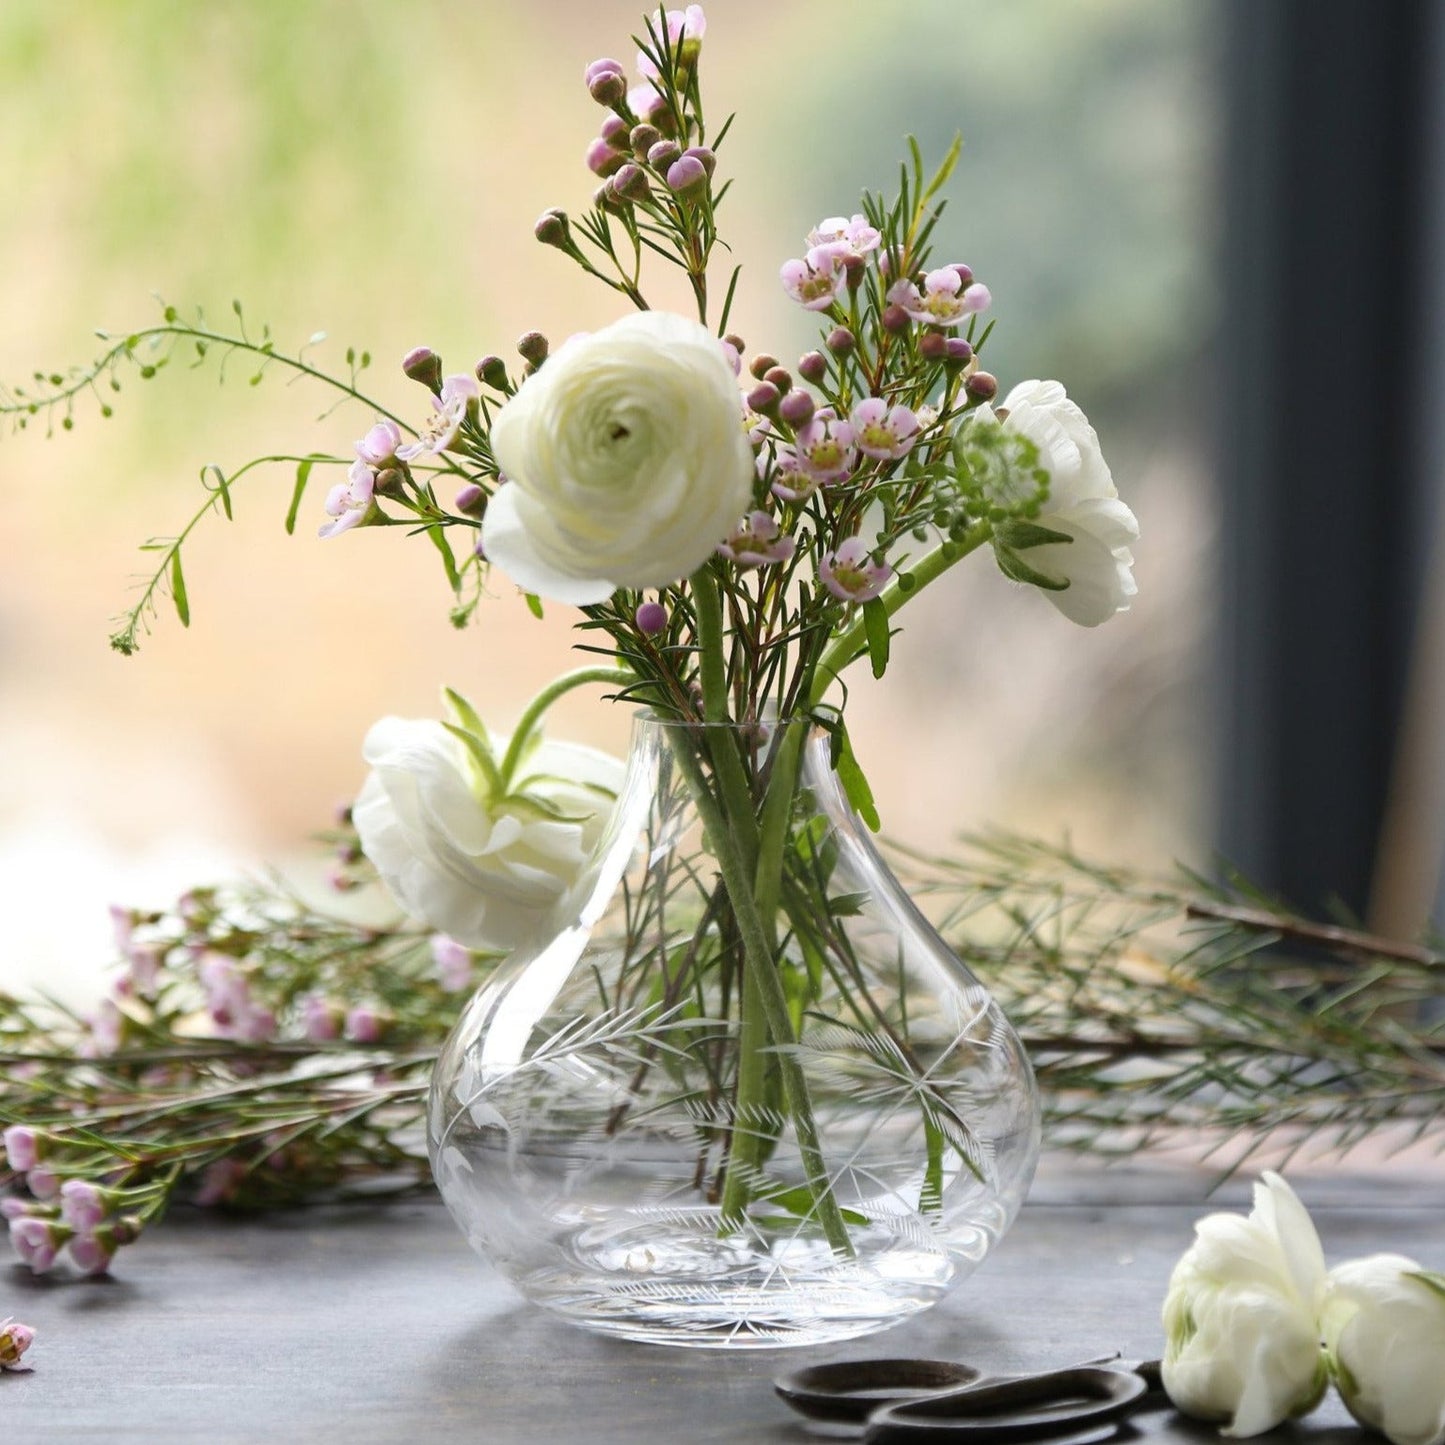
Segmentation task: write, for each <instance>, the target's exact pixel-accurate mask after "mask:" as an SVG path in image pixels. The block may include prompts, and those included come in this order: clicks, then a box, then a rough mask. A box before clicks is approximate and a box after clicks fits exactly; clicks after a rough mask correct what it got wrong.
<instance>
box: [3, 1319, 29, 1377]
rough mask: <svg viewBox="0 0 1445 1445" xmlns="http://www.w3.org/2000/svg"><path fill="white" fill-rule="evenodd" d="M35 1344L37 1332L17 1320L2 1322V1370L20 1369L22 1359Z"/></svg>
mask: <svg viewBox="0 0 1445 1445" xmlns="http://www.w3.org/2000/svg"><path fill="white" fill-rule="evenodd" d="M34 1342H35V1331H34V1330H32V1329H31V1328H30V1326H29V1325H22V1324H21V1323H20V1321H19V1320H17V1319H8V1320H0V1370H14V1369H18V1368H19V1365H20V1357H21V1355H23V1354H24V1353H25V1351H26V1350H28V1349H29V1348H30V1346H31V1345H32V1344H34Z"/></svg>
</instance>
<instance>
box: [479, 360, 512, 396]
mask: <svg viewBox="0 0 1445 1445" xmlns="http://www.w3.org/2000/svg"><path fill="white" fill-rule="evenodd" d="M477 380H478V381H484V382H486V384H487V385H488V386H489V387H491V388H492V390H493V391H506V389H507V363H506V362H505V361H503V360H502V358H501V357H500V356H484V357H482V359H481V360H480V361H479V362H477Z"/></svg>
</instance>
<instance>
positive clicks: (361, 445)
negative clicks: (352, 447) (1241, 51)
mask: <svg viewBox="0 0 1445 1445" xmlns="http://www.w3.org/2000/svg"><path fill="white" fill-rule="evenodd" d="M400 445H401V428H400V427H399V426H397V424H396V423H395V422H394V421H379V422H377V424H376V425H375V426H374V427H372V429H371V430H370V431H369V432H367V434H366V435H365V436H364V437H362V439H361V440H360V441H359V442H357V443H356V456H357V460H359V461H363V462H365V463H366V464H367V466H370V467H375V468H377V470H380V469H381V468H382V467H384V466H385V465H386V464H387V462H389V461H391V460H392V459H393V458H394V457H395V456H396V449H397V448H398V447H399V446H400Z"/></svg>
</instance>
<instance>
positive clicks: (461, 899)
mask: <svg viewBox="0 0 1445 1445" xmlns="http://www.w3.org/2000/svg"><path fill="white" fill-rule="evenodd" d="M478 741H480V742H481V743H482V745H483V746H486V747H488V749H489V751H490V752H491V754H492V755H493V756H494V757H496V758H498V759H500V758H501V757H502V756H503V755H504V754H505V751H506V747H507V739H505V738H501V739H497V740H496V741H495V742H494V743H491V742H489V741H488V740H486V739H478ZM363 754H364V756H365V758H366V761H367V762H368V763H370V764H371V773H370V775H369V776H368V777H367V780H366V783H365V785H364V786H363V788H362V790H361V795H360V797H358V798H357V800H356V805H355V807H354V808H353V809H352V817H353V820H354V822H355V824H356V831H357V833H358V835H359V836H360V839H361V846H362V848H363V850H364V851H365V853H366V856H367V857H368V858H370V859H371V861H372V863H374V864H375V865H376V870H377V872H378V873H380V874H381V877H382V879H383V881H384V882H385V883H386V886H387V887H388V888H389V889H390V890H391V893H392V896H393V897H394V898H395V899H396V901H397V903H398V904H400V906H401V907H402V908H403V909H405V910H406V911H407V912H408V913H409V914H411V915H412V916H413V917H415V918H418V919H420V920H421V921H422V922H423V923H426V924H427V925H429V926H430V927H432V928H435V929H437V930H439V931H440V932H442V933H445V934H447V935H448V936H449V937H451V938H454V939H456V940H458V941H459V942H461V943H463V944H465V945H466V946H467V947H468V948H478V949H510V948H515V947H516V946H517V945H518V944H520V943H522V942H524V941H525V940H527V939H528V938H530V937H533V936H534V935H535V934H536V933H537V932H538V931H539V930H540V929H541V928H542V927H544V926H545V925H546V924H547V922H548V919H549V916H550V914H551V912H552V910H553V908H554V907H555V905H556V904H557V903H558V901H559V900H560V899H562V898H563V896H564V895H565V894H566V893H567V892H568V890H569V889H570V888H572V887H573V885H574V884H576V882H577V881H578V879H579V878H580V877H581V874H582V872H583V869H584V867H585V865H586V862H587V859H588V856H589V855H590V853H591V851H592V848H593V845H594V844H595V843H596V841H597V838H598V836H599V835H600V833H601V831H602V829H603V827H604V826H605V824H606V822H607V817H608V814H609V812H610V811H611V807H612V804H613V801H614V800H615V798H616V795H617V791H618V789H619V788H620V786H621V784H622V776H623V765H622V763H621V762H619V761H618V760H617V759H616V758H613V757H609V756H608V755H607V754H606V753H600V752H597V751H595V750H594V749H592V748H584V747H579V746H577V745H576V744H573V743H561V742H547V741H543V742H540V743H539V744H537V745H536V746H534V747H533V748H532V749H531V751H530V752H529V753H527V754H526V755H525V756H524V760H523V761H522V763H521V764H520V766H519V767H518V769H517V772H516V775H515V777H514V778H513V779H512V781H511V785H510V787H509V788H508V789H507V791H506V794H505V796H500V795H498V793H497V791H496V788H495V785H494V783H493V782H489V780H488V778H487V776H486V774H485V772H484V771H483V770H482V769H480V768H479V767H477V766H476V764H475V763H474V761H473V759H472V758H471V757H470V756H469V754H468V749H467V746H466V745H465V744H464V743H463V742H462V741H461V740H460V739H459V738H458V737H457V735H456V734H455V733H452V732H450V731H448V730H447V728H446V727H444V726H443V725H442V724H441V723H439V722H433V721H431V720H429V719H409V718H395V717H389V718H383V719H382V720H381V721H380V722H378V723H377V724H376V725H375V726H374V727H373V728H372V729H371V731H370V732H369V733H368V734H367V735H366V742H365V744H364V745H363Z"/></svg>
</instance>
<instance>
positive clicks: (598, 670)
mask: <svg viewBox="0 0 1445 1445" xmlns="http://www.w3.org/2000/svg"><path fill="white" fill-rule="evenodd" d="M636 681H637V678H636V677H635V676H634V675H633V674H632V673H630V672H624V671H623V670H622V669H621V668H618V667H579V668H578V669H577V671H575V672H564V673H563V674H562V676H561V677H559V678H557V679H556V680H555V681H554V682H550V683H548V684H547V686H546V687H544V688H543V689H542V691H541V692H539V693H538V694H537V696H536V697H534V698H533V699H532V701H531V702H529V703H528V704H527V707H526V710H525V711H524V712H523V713H522V716H521V717H520V718H518V719H517V726H516V728H515V729H514V730H513V732H512V740H511V741H510V742H509V743H508V744H507V751H506V754H505V755H504V756H503V758H502V770H501V771H502V783H503V785H504V786H506V787H510V786H511V782H512V774H513V773H515V772H516V770H517V765H518V764H519V763H520V762H521V761H522V753H523V751H524V750H525V749H526V746H527V739H528V738H530V737H531V736H532V734H533V733H534V732H535V731H536V730H537V724H538V723H539V722H540V721H541V720H542V715H543V714H544V713H545V712H546V711H547V709H548V708H549V707H551V706H552V704H553V703H554V702H556V701H557V699H558V698H560V697H565V696H566V695H567V694H568V693H569V692H571V691H572V690H573V688H578V687H586V686H587V684H588V683H592V682H597V683H614V684H616V685H617V686H618V687H627V686H630V685H631V684H632V683H634V682H636Z"/></svg>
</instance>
